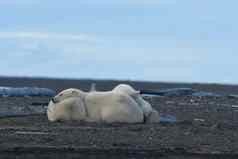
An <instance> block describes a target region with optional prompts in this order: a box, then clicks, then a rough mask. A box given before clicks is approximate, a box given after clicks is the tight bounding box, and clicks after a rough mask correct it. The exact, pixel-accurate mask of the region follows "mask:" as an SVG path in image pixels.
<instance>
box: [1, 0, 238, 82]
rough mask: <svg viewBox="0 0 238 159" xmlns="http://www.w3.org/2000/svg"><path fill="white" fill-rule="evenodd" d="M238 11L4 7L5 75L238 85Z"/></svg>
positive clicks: (133, 4)
mask: <svg viewBox="0 0 238 159" xmlns="http://www.w3.org/2000/svg"><path fill="white" fill-rule="evenodd" d="M237 6H238V1H235V0H229V1H215V0H200V1H197V0H120V1H119V0H118V1H109V0H101V1H98V0H87V1H83V0H69V1H56V0H50V1H49V0H9V1H6V0H0V19H1V20H0V55H1V58H0V75H7V76H46V77H67V78H110V79H129V80H147V81H177V82H203V83H206V82H214V83H236V84H237V83H238V73H237V72H236V69H235V68H237V67H238V63H237V62H236V60H237V59H238V53H237V52H238V45H237V44H238V21H237V20H236V19H237V15H238V11H237Z"/></svg>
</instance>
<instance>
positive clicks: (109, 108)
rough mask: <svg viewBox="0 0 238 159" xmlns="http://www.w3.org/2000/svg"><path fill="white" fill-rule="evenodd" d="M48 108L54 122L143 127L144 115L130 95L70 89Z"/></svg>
mask: <svg viewBox="0 0 238 159" xmlns="http://www.w3.org/2000/svg"><path fill="white" fill-rule="evenodd" d="M54 101H55V102H56V103H53V102H52V101H51V102H50V103H49V105H48V109H47V116H48V119H49V120H50V121H59V120H63V121H65V120H85V121H94V122H107V123H112V122H122V123H141V122H143V120H144V115H143V112H142V110H141V109H140V107H138V104H137V103H136V102H135V101H134V100H133V98H131V97H130V96H129V95H127V94H123V93H115V92H113V91H109V92H96V91H94V92H88V93H87V92H83V91H81V90H78V89H72V88H71V89H67V90H64V91H62V92H60V93H59V94H58V95H56V96H55V97H54Z"/></svg>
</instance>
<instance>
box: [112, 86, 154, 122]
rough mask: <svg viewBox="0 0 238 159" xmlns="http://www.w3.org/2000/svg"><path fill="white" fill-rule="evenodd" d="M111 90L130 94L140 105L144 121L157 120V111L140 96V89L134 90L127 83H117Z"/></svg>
mask: <svg viewBox="0 0 238 159" xmlns="http://www.w3.org/2000/svg"><path fill="white" fill-rule="evenodd" d="M112 91H113V92H116V93H124V94H128V95H129V96H131V97H132V98H133V99H134V100H135V101H136V102H137V104H138V105H139V106H140V107H141V109H142V111H143V113H144V116H145V120H146V122H149V123H156V122H159V113H158V112H157V111H156V110H155V109H153V108H152V106H151V105H150V103H149V102H147V101H146V100H144V99H143V98H142V96H141V95H140V91H136V90H135V89H134V88H132V87H131V86H130V85H127V84H119V85H117V86H116V87H115V88H114V89H113V90H112Z"/></svg>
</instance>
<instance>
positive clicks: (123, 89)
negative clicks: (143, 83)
mask: <svg viewBox="0 0 238 159" xmlns="http://www.w3.org/2000/svg"><path fill="white" fill-rule="evenodd" d="M113 92H117V93H123V94H127V95H129V96H131V97H137V96H139V95H140V91H136V90H135V89H134V88H132V87H131V86H130V85H127V84H119V85H118V86H116V87H115V88H114V89H113Z"/></svg>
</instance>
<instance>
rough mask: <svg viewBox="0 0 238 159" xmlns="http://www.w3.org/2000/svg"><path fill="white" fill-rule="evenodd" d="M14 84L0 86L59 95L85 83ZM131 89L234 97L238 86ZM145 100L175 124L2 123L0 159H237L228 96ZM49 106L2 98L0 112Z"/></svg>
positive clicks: (235, 122) (236, 115)
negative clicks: (192, 90)
mask: <svg viewBox="0 0 238 159" xmlns="http://www.w3.org/2000/svg"><path fill="white" fill-rule="evenodd" d="M12 80H13V79H12ZM14 80H15V84H14V83H13V82H11V81H10V79H9V81H10V82H9V84H8V85H7V83H6V82H4V81H5V78H4V79H3V80H1V79H0V85H5V86H21V85H24V86H33V85H34V86H38V87H48V88H52V89H54V90H56V91H59V90H62V89H64V88H68V87H78V88H81V85H82V83H83V82H85V81H86V80H85V81H83V82H82V81H76V80H75V81H73V83H71V82H72V81H71V82H70V81H67V80H49V79H48V82H47V80H40V79H37V80H36V79H35V81H34V80H30V79H28V80H29V81H30V82H29V81H28V83H21V82H19V81H18V80H17V79H14ZM14 80H13V81H14ZM19 80H20V79H19ZM1 81H2V83H1ZM25 81H27V80H25ZM90 82H91V81H90ZM94 82H95V81H94ZM100 82H102V83H104V84H97V86H98V85H99V89H101V87H102V86H104V85H105V83H106V84H107V87H106V88H108V89H110V88H111V87H113V86H114V85H115V84H116V83H120V82H116V81H112V82H111V85H110V82H109V81H107V82H105V81H99V83H100ZM97 83H98V82H97ZM123 83H125V81H124V82H123ZM129 83H131V82H129ZM73 84H74V85H73ZM84 84H85V83H84ZM89 85H90V84H89ZM89 85H84V87H83V88H84V89H86V88H89ZM109 85H110V88H109ZM133 85H135V86H136V88H140V89H142V88H143V89H152V88H153V89H157V88H174V87H176V88H177V87H190V88H195V87H196V89H199V90H202V91H211V92H216V93H223V94H227V93H229V94H238V86H225V85H201V84H177V85H176V84H167V83H133ZM57 86H58V87H57ZM146 98H147V100H149V101H150V102H151V103H152V105H153V106H154V107H155V108H156V109H157V110H158V111H159V112H160V114H161V115H162V116H166V115H173V116H176V118H177V122H176V123H159V124H135V125H130V124H95V123H85V122H66V123H49V122H48V121H47V118H46V116H45V115H44V114H42V115H31V116H24V117H8V118H1V119H0V158H58V159H61V158H82V159H85V158H112V159H121V158H131V159H132V158H138V159H140V158H162V159H200V158H205V159H208V158H209V159H210V158H212V159H213V158H214V159H217V158H218V159H219V158H220V159H223V158H225V159H227V158H228V159H231V158H232V159H237V158H238V133H237V132H238V99H237V98H235V97H227V96H224V97H192V96H179V97H153V98H152V97H146ZM48 101H49V98H48V97H2V98H0V110H1V111H3V110H4V109H5V108H8V109H9V110H12V111H18V112H27V111H28V112H29V111H31V112H34V113H36V114H37V113H39V112H40V113H42V111H43V110H44V109H45V105H46V103H47V102H48ZM16 109H17V110H16ZM39 110H40V111H39Z"/></svg>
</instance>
